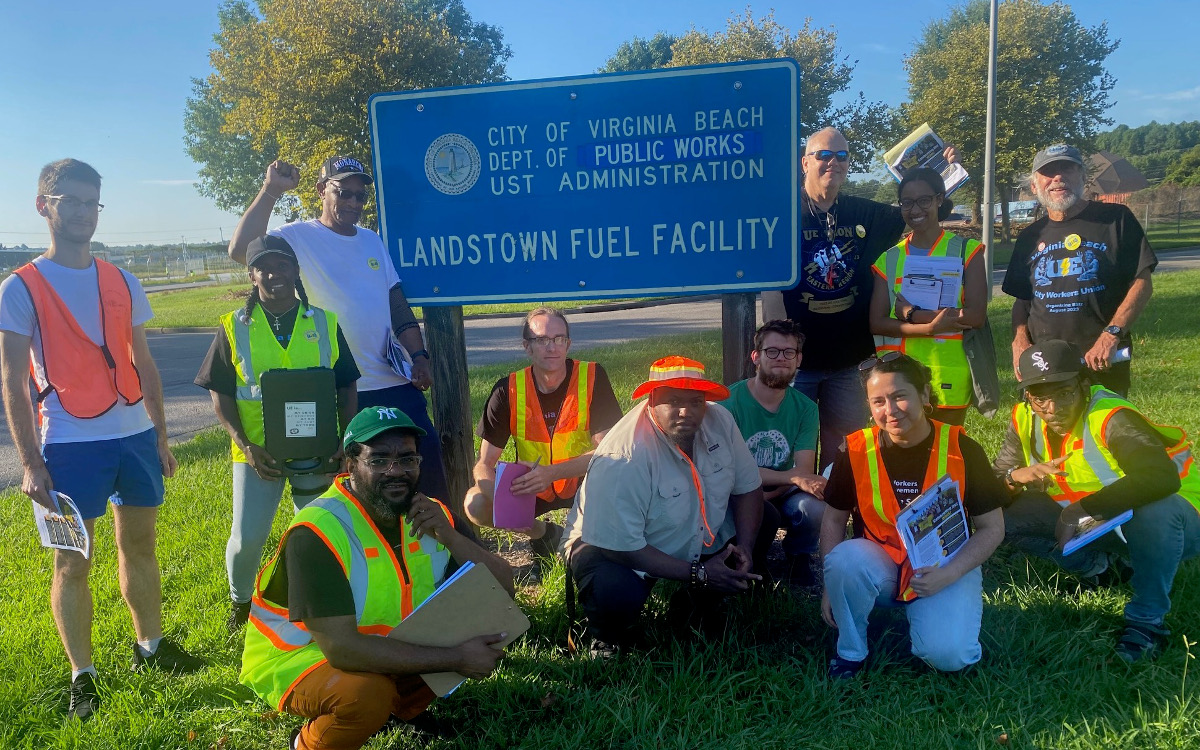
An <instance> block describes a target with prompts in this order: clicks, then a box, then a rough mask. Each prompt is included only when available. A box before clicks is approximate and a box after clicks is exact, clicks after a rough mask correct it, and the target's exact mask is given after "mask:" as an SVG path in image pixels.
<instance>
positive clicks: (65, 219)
mask: <svg viewBox="0 0 1200 750" xmlns="http://www.w3.org/2000/svg"><path fill="white" fill-rule="evenodd" d="M100 181H101V180H100V175H99V173H97V172H96V170H95V169H93V168H92V167H91V166H90V165H88V164H85V163H84V162H81V161H78V160H76V159H61V160H59V161H56V162H52V163H50V164H47V165H46V166H45V167H44V168H43V169H42V172H41V175H40V176H39V178H38V195H37V197H36V198H35V201H34V205H35V207H36V209H37V212H38V213H39V214H41V215H42V216H43V217H45V218H46V225H47V228H48V229H49V232H50V246H49V248H48V249H47V250H46V252H45V253H43V254H42V255H41V256H40V257H38V258H36V259H34V260H33V262H32V263H27V264H25V265H24V266H21V267H20V268H18V269H17V270H16V271H15V272H14V273H13V274H12V275H11V276H9V277H8V278H7V279H5V280H4V283H3V284H2V285H0V369H2V370H3V378H4V408H5V411H6V412H7V414H8V425H9V430H10V431H11V433H12V438H13V444H14V445H15V447H16V449H17V454H18V456H19V457H20V461H21V466H22V469H23V471H24V477H23V479H22V482H21V489H22V490H23V491H24V492H25V494H26V495H28V496H29V497H30V498H32V500H33V502H34V503H36V504H37V505H39V506H41V507H42V508H45V509H48V510H49V511H51V512H55V513H59V512H62V513H70V508H69V507H68V506H67V505H66V504H65V502H63V501H61V498H62V496H64V495H65V496H67V497H69V498H70V499H71V500H72V501H73V502H74V504H75V506H76V507H77V508H78V510H79V516H78V517H79V518H81V519H82V520H83V523H84V524H85V526H86V527H87V529H88V531H89V533H90V534H92V538H93V539H95V524H96V519H97V518H99V517H101V516H103V515H105V514H106V513H107V512H108V506H109V504H110V503H111V505H112V506H113V518H114V528H115V530H116V534H115V539H116V544H117V551H118V556H119V557H120V560H121V571H122V576H121V581H122V586H121V594H122V595H123V596H124V598H125V601H126V603H127V604H128V605H129V611H130V614H131V616H132V620H133V626H134V631H135V634H136V643H133V644H130V650H131V651H132V656H133V666H134V668H135V669H139V670H140V669H143V668H145V667H156V668H160V669H171V670H175V671H191V670H195V669H198V668H200V667H201V666H203V663H202V662H201V661H200V660H198V659H196V658H194V657H193V656H191V655H190V654H188V653H186V652H185V651H184V650H183V649H182V648H181V647H179V646H178V645H176V644H175V643H174V642H172V641H170V640H164V638H163V630H162V612H161V609H162V607H161V598H162V591H161V586H160V585H159V567H158V560H157V559H156V558H155V556H154V539H155V525H156V521H157V518H158V507H159V506H160V505H162V503H163V498H164V483H163V479H164V477H170V476H172V475H173V474H174V473H175V468H176V461H175V457H174V456H173V455H171V449H170V448H169V447H168V445H167V424H166V415H165V413H164V410H163V391H162V380H161V379H160V378H159V374H158V368H157V367H155V364H154V359H153V357H152V356H151V354H150V347H149V344H148V343H147V341H146V331H145V323H146V322H147V321H148V320H150V318H151V317H153V314H154V313H153V312H152V311H151V309H150V303H149V302H148V301H147V299H146V293H145V292H144V291H143V290H142V287H141V285H140V284H139V283H138V280H137V279H136V278H134V276H133V275H132V274H130V273H128V272H127V271H124V270H122V269H119V268H117V267H116V266H114V265H113V264H111V263H108V262H106V261H104V260H102V259H100V258H96V257H94V256H93V255H92V252H91V239H92V235H93V233H94V232H95V231H96V226H97V224H98V222H99V216H100V211H101V210H102V209H103V208H104V206H103V205H102V204H101V203H100ZM30 376H32V378H33V380H34V382H35V383H36V386H37V390H38V394H37V398H36V404H35V403H34V400H32V399H31V398H30V393H29V381H30ZM71 515H74V514H73V513H71ZM103 550H105V546H104V545H96V544H95V543H93V546H92V553H91V555H90V556H88V557H85V556H84V555H82V554H80V553H79V552H78V551H76V550H61V549H60V550H55V551H54V552H53V555H54V576H53V582H52V584H51V593H50V600H51V602H52V603H53V607H52V608H53V611H54V622H55V624H56V625H57V626H58V632H59V635H60V636H61V638H62V643H63V647H64V650H65V651H66V655H67V659H68V660H69V661H70V664H71V689H70V707H69V709H68V715H69V716H71V717H73V718H78V719H87V718H88V717H90V716H91V715H92V714H93V713H95V711H96V710H97V709H98V707H99V705H100V699H99V696H98V693H97V690H96V680H97V677H98V674H97V671H96V667H95V665H94V664H93V663H92V637H91V629H92V593H91V588H90V584H89V580H88V573H89V570H90V568H91V565H92V562H93V560H94V559H95V557H96V554H97V553H98V552H100V551H103ZM26 562H27V564H28V565H33V566H37V567H40V566H41V565H42V562H41V561H39V560H29V561H26ZM30 625H31V626H32V625H33V623H30Z"/></svg>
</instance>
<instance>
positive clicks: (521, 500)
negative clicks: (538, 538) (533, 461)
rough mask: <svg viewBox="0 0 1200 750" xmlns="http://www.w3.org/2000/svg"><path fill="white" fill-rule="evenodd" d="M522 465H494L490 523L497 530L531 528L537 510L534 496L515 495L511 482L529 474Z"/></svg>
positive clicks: (503, 463)
mask: <svg viewBox="0 0 1200 750" xmlns="http://www.w3.org/2000/svg"><path fill="white" fill-rule="evenodd" d="M529 468H530V467H528V466H526V465H524V464H516V463H511V464H510V463H507V462H504V461H501V462H500V463H498V464H496V495H495V498H494V500H493V502H492V523H493V525H495V527H496V528H498V529H528V528H529V527H530V526H533V520H534V516H535V515H536V514H535V511H536V509H537V496H536V495H528V494H526V495H516V494H513V491H512V483H513V480H514V479H516V478H518V477H521V476H524V475H525V474H527V473H529Z"/></svg>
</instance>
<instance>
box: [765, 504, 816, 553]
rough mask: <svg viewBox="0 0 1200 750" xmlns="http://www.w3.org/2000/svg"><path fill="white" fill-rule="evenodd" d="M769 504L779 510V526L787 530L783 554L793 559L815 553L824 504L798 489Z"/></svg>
mask: <svg viewBox="0 0 1200 750" xmlns="http://www.w3.org/2000/svg"><path fill="white" fill-rule="evenodd" d="M771 502H772V503H773V504H774V505H775V506H776V507H777V508H779V515H780V518H781V524H780V525H781V526H782V527H783V528H784V529H786V530H787V536H785V537H784V538H783V553H784V554H785V555H787V556H788V557H794V556H796V555H811V554H812V553H814V552H816V551H817V547H818V544H817V542H818V541H819V539H820V536H821V517H822V516H824V515H825V503H823V502H821V501H820V500H818V499H817V498H816V497H815V496H814V495H810V494H808V493H807V492H805V491H804V490H801V489H800V488H798V487H797V488H794V489H792V491H791V492H789V493H788V494H786V495H784V496H783V497H777V498H775V499H774V500H772V501H771Z"/></svg>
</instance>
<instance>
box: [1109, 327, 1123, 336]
mask: <svg viewBox="0 0 1200 750" xmlns="http://www.w3.org/2000/svg"><path fill="white" fill-rule="evenodd" d="M1104 332H1105V333H1111V334H1112V335H1114V336H1116V337H1117V338H1121V334H1123V333H1125V331H1124V330H1122V329H1121V326H1105V328H1104Z"/></svg>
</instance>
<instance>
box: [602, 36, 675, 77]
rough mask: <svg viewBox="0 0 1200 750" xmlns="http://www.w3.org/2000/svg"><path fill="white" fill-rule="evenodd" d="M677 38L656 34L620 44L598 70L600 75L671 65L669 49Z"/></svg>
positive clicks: (636, 37)
mask: <svg viewBox="0 0 1200 750" xmlns="http://www.w3.org/2000/svg"><path fill="white" fill-rule="evenodd" d="M678 39H679V37H677V36H675V35H674V34H667V33H665V32H662V31H660V32H658V33H657V34H655V35H654V36H652V37H650V38H649V39H643V38H641V37H640V36H635V37H634V38H633V39H630V40H629V41H627V42H621V46H620V47H617V51H616V52H615V53H613V56H612V57H610V58H608V62H606V63H605V64H604V67H603V68H600V71H599V72H601V73H619V72H622V71H628V70H651V69H653V68H665V67H667V66H668V65H670V64H671V54H672V52H671V47H672V46H673V45H674V44H675V42H676V41H678Z"/></svg>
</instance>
